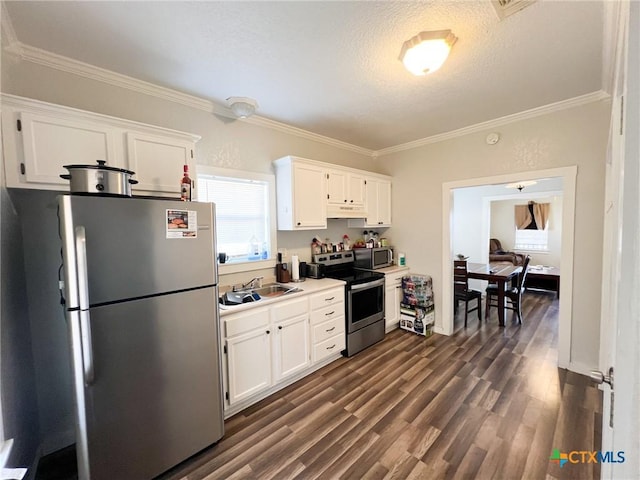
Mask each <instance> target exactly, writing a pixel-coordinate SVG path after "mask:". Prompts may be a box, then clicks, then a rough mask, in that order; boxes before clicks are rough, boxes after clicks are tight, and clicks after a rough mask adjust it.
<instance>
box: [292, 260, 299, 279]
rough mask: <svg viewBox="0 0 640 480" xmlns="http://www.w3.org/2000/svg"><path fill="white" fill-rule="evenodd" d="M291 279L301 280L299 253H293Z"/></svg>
mask: <svg viewBox="0 0 640 480" xmlns="http://www.w3.org/2000/svg"><path fill="white" fill-rule="evenodd" d="M291 279H292V280H293V281H296V282H297V281H298V280H300V260H299V259H298V255H291Z"/></svg>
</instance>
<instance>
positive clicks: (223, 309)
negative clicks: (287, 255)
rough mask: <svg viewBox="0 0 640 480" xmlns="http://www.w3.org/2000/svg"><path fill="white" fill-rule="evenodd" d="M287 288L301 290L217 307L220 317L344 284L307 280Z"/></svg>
mask: <svg viewBox="0 0 640 480" xmlns="http://www.w3.org/2000/svg"><path fill="white" fill-rule="evenodd" d="M282 285H285V286H287V287H291V288H293V287H298V288H299V289H301V290H302V291H301V292H295V293H294V292H292V293H289V294H287V295H280V296H279V297H275V298H262V300H258V301H257V302H249V303H243V304H241V305H220V304H219V305H218V306H219V308H220V317H224V316H225V315H230V314H233V313H237V312H242V311H245V310H249V309H251V308H257V307H262V306H268V305H271V304H274V303H276V302H282V301H284V300H290V299H292V298H297V297H300V296H303V295H310V294H312V293H316V292H321V291H322V290H328V289H330V288H334V287H344V285H345V282H343V281H342V280H335V279H333V278H321V279H314V278H307V279H306V280H305V281H304V282H290V283H283V284H282Z"/></svg>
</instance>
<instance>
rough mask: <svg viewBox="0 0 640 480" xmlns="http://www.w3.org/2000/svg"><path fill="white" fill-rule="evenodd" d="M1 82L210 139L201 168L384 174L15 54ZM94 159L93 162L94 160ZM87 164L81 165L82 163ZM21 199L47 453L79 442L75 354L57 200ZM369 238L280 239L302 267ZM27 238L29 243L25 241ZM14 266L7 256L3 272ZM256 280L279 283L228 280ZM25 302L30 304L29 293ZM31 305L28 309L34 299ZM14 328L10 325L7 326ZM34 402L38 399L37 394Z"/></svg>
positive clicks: (269, 273)
mask: <svg viewBox="0 0 640 480" xmlns="http://www.w3.org/2000/svg"><path fill="white" fill-rule="evenodd" d="M1 75H2V91H3V92H5V93H10V94H14V95H19V96H24V97H28V98H34V99H38V100H42V101H45V102H51V103H56V104H60V105H66V106H71V107H75V108H80V109H84V110H88V111H92V112H97V113H102V114H106V115H112V116H116V117H120V118H125V119H129V120H135V121H140V122H144V123H148V124H152V125H157V126H162V127H166V128H171V129H175V130H181V131H186V132H189V133H193V134H197V135H200V136H201V137H202V139H201V140H200V141H199V142H198V144H197V145H196V157H197V158H196V160H197V163H198V164H201V165H212V166H217V167H225V168H234V169H239V170H248V171H254V172H262V173H273V168H272V165H271V162H272V161H273V160H275V159H277V158H280V157H282V156H285V155H296V156H300V157H304V158H310V159H314V160H319V161H324V162H328V163H334V164H340V165H345V166H349V167H354V168H360V169H363V170H370V171H376V168H377V166H376V164H375V163H374V162H373V160H372V159H371V158H370V157H368V156H366V155H363V154H360V153H356V152H353V151H351V150H344V149H341V148H339V147H337V146H334V145H329V144H325V143H321V142H318V141H314V140H311V139H308V138H303V137H300V136H296V135H293V134H289V133H286V132H283V131H279V130H273V129H269V128H265V127H262V126H258V125H254V124H250V123H247V122H243V121H239V120H234V119H230V118H226V117H222V116H216V115H214V114H212V113H208V112H206V111H203V110H199V109H195V108H192V107H188V106H185V105H182V104H177V103H173V102H170V101H168V100H164V99H160V98H156V97H152V96H148V95H144V94H141V93H136V92H133V91H130V90H127V89H123V88H120V87H115V86H112V85H109V84H105V83H100V82H97V81H94V80H90V79H87V78H80V77H78V76H75V75H72V74H68V73H65V72H61V71H58V70H54V69H51V68H48V67H45V66H42V65H36V64H32V63H28V62H23V61H21V60H20V59H18V58H16V57H14V56H11V55H7V54H4V55H3V56H2V68H1ZM90 160H91V159H87V162H88V161H90ZM78 161H79V160H78V159H75V160H74V162H76V163H77V162H78ZM80 163H83V162H82V161H80ZM61 173H63V172H61ZM180 176H181V172H176V181H178V179H179V178H180ZM13 197H14V199H15V200H16V203H17V205H18V207H19V209H20V217H19V218H16V219H15V220H14V223H13V228H11V229H7V233H8V234H10V235H12V237H11V241H12V242H14V243H15V242H17V245H19V246H20V247H21V248H22V243H23V242H22V240H24V248H25V255H26V257H27V262H26V269H25V272H26V282H27V293H28V301H29V318H28V321H29V323H28V324H27V318H26V311H25V312H22V313H23V317H22V318H21V320H22V323H21V325H22V326H23V328H30V332H31V336H30V340H32V341H33V348H31V347H30V348H27V349H26V350H24V351H23V353H22V354H23V355H30V354H32V355H33V365H34V367H35V374H34V373H33V371H32V372H31V374H30V375H26V374H25V375H24V381H25V382H26V383H28V382H34V381H35V382H36V386H37V392H38V395H37V399H38V416H37V417H38V418H39V423H40V438H39V443H40V445H41V446H42V450H43V453H45V454H46V453H48V452H49V451H52V450H55V449H58V448H61V447H64V446H65V445H67V444H68V443H69V442H70V441H71V439H72V438H73V422H72V418H73V415H72V414H73V405H72V396H71V375H70V370H69V347H68V341H67V338H66V326H65V324H64V319H63V317H62V316H61V313H60V312H61V310H60V305H59V297H58V293H57V269H58V266H59V264H60V257H59V240H58V234H57V228H56V226H55V225H56V222H57V219H56V216H55V209H52V205H53V203H54V201H55V193H54V192H37V191H17V192H14V194H13ZM20 230H22V231H20ZM361 230H362V229H348V228H347V227H346V220H329V229H328V231H318V232H314V231H308V232H279V233H278V240H277V241H278V245H279V246H282V247H283V248H287V250H288V251H289V259H290V255H292V254H294V253H297V254H299V255H300V256H301V260H303V261H306V260H308V259H309V256H310V250H309V244H310V242H311V239H312V237H313V236H314V235H321V237H322V238H325V237H327V236H329V237H330V238H331V239H332V240H334V241H336V240H337V239H338V236H340V237H341V236H342V235H343V234H344V233H347V234H348V235H350V237H351V238H352V239H355V238H357V236H358V234H359V233H361ZM381 231H382V230H381ZM20 235H24V239H21V238H20ZM38 242H43V244H44V245H43V247H42V248H40V247H38ZM5 258H6V257H5V255H4V252H3V256H2V262H3V268H4V266H5ZM12 268H14V267H12ZM15 268H17V267H15ZM20 268H21V267H20ZM255 275H262V276H264V277H265V278H267V277H274V276H275V272H274V270H273V269H266V270H260V271H254V272H247V273H242V274H232V275H226V276H224V277H222V278H221V279H220V283H221V285H230V284H235V283H240V282H246V281H247V280H248V279H249V278H251V277H253V276H255ZM23 276H25V274H23ZM3 292H4V288H3ZM22 298H23V299H24V298H25V297H24V294H23V296H22ZM22 307H23V309H24V310H26V301H25V302H24V303H23V305H22ZM4 322H5V320H4V318H3V326H4ZM27 325H29V326H30V327H27ZM27 338H29V336H27ZM3 353H4V351H3ZM24 365H28V363H27V362H25V363H24ZM33 397H34V398H36V396H35V395H33ZM6 413H7V415H9V416H11V415H14V414H16V413H19V412H17V410H16V405H15V404H13V403H9V404H8V405H7V408H6ZM34 421H36V422H37V420H34Z"/></svg>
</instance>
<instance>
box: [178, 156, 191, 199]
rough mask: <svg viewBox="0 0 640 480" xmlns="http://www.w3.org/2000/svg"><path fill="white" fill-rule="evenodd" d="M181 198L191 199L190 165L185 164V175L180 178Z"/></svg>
mask: <svg viewBox="0 0 640 480" xmlns="http://www.w3.org/2000/svg"><path fill="white" fill-rule="evenodd" d="M180 200H182V201H183V202H190V201H191V178H189V165H185V166H184V176H183V177H182V180H180Z"/></svg>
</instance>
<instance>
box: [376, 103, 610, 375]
mask: <svg viewBox="0 0 640 480" xmlns="http://www.w3.org/2000/svg"><path fill="white" fill-rule="evenodd" d="M609 110H610V105H609V102H608V101H601V102H596V103H591V104H588V105H583V106H579V107H575V108H572V109H569V110H563V111H558V112H554V113H550V114H547V115H544V116H539V117H536V118H530V119H526V120H521V121H518V122H516V123H512V124H509V125H504V126H501V127H500V128H499V129H497V131H499V132H500V134H501V137H502V138H501V140H500V142H499V143H497V144H496V145H487V144H486V143H485V136H486V135H487V133H488V131H485V132H478V133H472V134H469V135H465V136H461V137H458V138H453V139H451V140H446V141H442V142H438V143H433V144H428V145H424V146H421V147H417V148H414V149H412V150H406V151H401V152H397V153H392V154H389V155H384V156H382V157H380V158H379V159H378V160H377V161H378V163H379V165H380V168H381V169H382V170H383V173H387V174H389V175H392V176H393V177H394V188H393V219H394V223H393V226H392V227H391V228H390V230H389V232H390V233H389V235H390V236H392V237H394V238H397V239H402V241H401V242H397V243H398V247H400V248H401V249H402V250H403V251H405V252H406V253H407V259H408V262H409V265H410V266H411V268H412V270H415V271H418V272H421V273H428V274H430V275H432V276H433V279H434V291H435V295H436V324H437V325H439V326H442V318H441V317H440V315H441V313H440V310H439V309H438V308H437V306H438V304H442V301H443V299H442V285H441V282H442V278H441V277H442V273H441V272H442V262H443V258H442V218H443V217H442V215H443V214H447V215H448V214H449V213H448V212H443V211H442V184H443V183H446V182H453V181H459V180H465V179H472V178H483V177H488V176H492V175H501V174H505V173H513V172H529V171H535V170H542V169H549V168H556V167H561V166H569V165H577V166H578V177H577V187H576V213H575V249H574V265H575V267H574V283H573V303H572V308H573V324H572V327H571V328H572V339H573V342H572V345H571V361H572V362H575V363H577V364H580V365H583V366H586V367H594V368H595V367H597V365H598V349H599V323H600V315H599V311H600V279H601V269H602V266H601V264H602V225H603V193H604V163H605V151H606V145H607V136H608V133H607V132H608V122H609ZM416 205H419V208H416ZM478 234H479V232H478ZM454 253H457V252H454ZM447 261H448V259H447Z"/></svg>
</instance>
